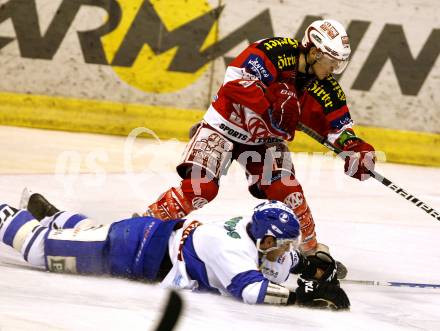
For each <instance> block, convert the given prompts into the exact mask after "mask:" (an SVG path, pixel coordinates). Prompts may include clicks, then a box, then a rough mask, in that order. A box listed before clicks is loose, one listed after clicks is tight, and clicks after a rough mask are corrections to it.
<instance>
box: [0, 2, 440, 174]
mask: <svg viewBox="0 0 440 331" xmlns="http://www.w3.org/2000/svg"><path fill="white" fill-rule="evenodd" d="M171 3H172V5H170V4H171ZM190 4H191V5H190V6H189V5H188V2H187V1H183V0H179V1H172V2H171V1H159V0H127V1H116V0H103V1H99V2H96V3H94V4H93V5H90V4H87V5H83V4H82V2H81V1H74V2H72V1H68V0H60V1H50V0H29V1H18V0H10V1H3V2H2V11H1V13H0V37H1V40H2V42H1V43H0V73H1V75H2V77H3V79H2V80H1V81H0V91H1V92H0V101H1V102H0V124H5V125H20V126H32V127H39V128H53V129H61V130H69V131H86V132H99V133H108V134H118V135H126V134H128V132H130V131H131V129H133V128H134V127H137V126H144V127H147V128H149V129H150V130H152V131H154V132H155V133H156V134H157V135H158V136H159V137H161V138H163V139H168V138H177V139H179V140H186V139H187V130H188V128H189V127H190V126H191V124H192V123H194V122H195V121H197V120H198V119H200V118H201V117H202V114H203V111H204V110H206V108H207V106H208V105H209V103H210V100H211V98H212V97H213V96H214V95H215V93H216V91H217V89H218V87H219V86H220V85H221V82H222V80H223V75H224V70H225V65H226V63H228V61H229V60H230V58H232V57H234V56H235V55H237V54H238V53H239V52H240V50H242V49H243V48H244V47H245V46H246V45H247V44H249V43H250V42H253V41H255V40H258V39H261V38H264V37H268V36H272V35H279V36H295V37H297V38H301V37H302V33H303V31H304V28H305V26H307V25H308V24H309V23H310V22H311V21H313V20H315V19H318V18H319V17H320V16H321V15H325V17H333V18H337V19H339V20H340V21H341V22H342V23H343V24H344V25H345V26H346V27H347V30H348V33H349V35H350V38H351V46H352V50H353V52H352V57H351V61H350V65H349V67H348V69H347V71H346V73H344V75H343V76H342V77H340V83H341V85H342V87H343V88H344V90H345V92H346V94H347V98H348V104H349V107H350V110H351V114H352V117H353V119H354V120H355V122H356V124H358V125H359V129H358V132H359V133H360V135H361V136H362V137H363V138H365V139H367V140H369V141H370V142H372V143H373V145H375V147H376V148H377V149H378V150H381V151H384V152H385V154H386V158H387V160H389V161H393V162H403V163H415V164H422V165H435V166H438V165H440V149H439V148H438V144H439V140H440V138H439V134H438V133H439V129H438V128H439V127H440V116H438V105H439V104H440V95H439V94H438V93H437V88H438V86H439V85H440V68H439V66H438V54H439V51H440V50H439V46H438V45H440V30H439V24H440V18H439V17H440V15H438V14H437V13H438V9H437V7H436V4H435V3H433V2H432V1H429V0H418V1H415V2H412V3H411V4H405V6H403V5H401V4H400V3H399V2H398V1H390V2H387V3H386V4H383V3H381V2H380V1H376V0H369V1H365V2H363V3H361V4H358V5H357V6H355V7H356V8H353V7H354V6H351V4H350V3H338V5H337V6H335V5H334V4H333V3H328V2H326V1H315V2H313V3H310V4H307V6H304V5H303V3H302V2H300V1H294V0H289V1H282V2H276V3H274V2H273V1H270V0H264V1H258V2H255V1H253V0H243V1H239V2H237V1H232V0H227V1H214V0H210V1H207V0H192V1H191V2H190ZM286 13H289V15H286ZM293 149H294V150H306V151H311V150H321V149H319V148H318V147H317V146H316V145H314V144H312V143H311V142H309V141H308V140H307V139H304V137H301V135H299V137H298V140H296V142H295V145H294V146H293ZM321 151H322V150H321Z"/></svg>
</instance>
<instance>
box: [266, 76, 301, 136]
mask: <svg viewBox="0 0 440 331" xmlns="http://www.w3.org/2000/svg"><path fill="white" fill-rule="evenodd" d="M266 98H267V100H268V101H269V103H270V104H271V106H270V108H269V110H268V115H269V121H270V123H269V124H270V125H271V126H272V127H273V128H275V129H276V130H279V131H282V132H284V133H287V134H288V135H290V136H293V135H294V133H295V128H296V125H297V124H298V120H299V115H300V114H301V108H300V104H299V102H298V97H297V95H296V91H295V87H294V86H293V85H290V84H287V83H278V82H277V83H273V84H271V85H270V86H269V87H268V88H267V89H266Z"/></svg>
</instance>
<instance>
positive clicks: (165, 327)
mask: <svg viewBox="0 0 440 331" xmlns="http://www.w3.org/2000/svg"><path fill="white" fill-rule="evenodd" d="M182 308H183V300H182V298H181V297H180V295H179V294H178V293H177V292H176V291H174V290H172V291H171V292H170V296H169V297H168V302H167V305H166V307H165V311H164V313H163V314H162V319H161V320H160V322H159V324H158V325H157V327H156V329H155V330H154V331H171V330H173V329H174V327H175V326H176V324H177V321H178V320H179V317H180V315H181V313H182Z"/></svg>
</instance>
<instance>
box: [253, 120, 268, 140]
mask: <svg viewBox="0 0 440 331" xmlns="http://www.w3.org/2000/svg"><path fill="white" fill-rule="evenodd" d="M247 127H248V132H249V133H250V134H251V135H252V137H253V138H257V139H258V138H266V137H268V136H269V135H270V132H269V129H268V128H267V125H266V123H264V121H263V120H262V119H261V118H259V117H251V118H250V119H249V120H248V122H247Z"/></svg>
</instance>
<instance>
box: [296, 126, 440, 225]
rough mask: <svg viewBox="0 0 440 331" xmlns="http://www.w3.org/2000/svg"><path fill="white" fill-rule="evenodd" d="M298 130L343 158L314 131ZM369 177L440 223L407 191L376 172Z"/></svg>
mask: <svg viewBox="0 0 440 331" xmlns="http://www.w3.org/2000/svg"><path fill="white" fill-rule="evenodd" d="M298 128H299V129H300V130H301V131H303V132H304V133H305V134H307V135H308V136H309V137H311V138H313V139H315V140H316V141H317V142H319V143H320V144H321V145H324V146H325V147H327V148H328V149H329V150H331V151H333V152H334V153H336V154H337V155H338V156H339V157H341V158H344V156H343V154H342V155H341V153H342V152H343V151H342V150H341V149H340V148H338V147H336V146H335V145H333V144H332V143H331V142H329V141H328V140H327V139H326V138H325V137H323V136H322V135H320V134H319V133H317V132H316V131H314V130H312V129H310V128H309V127H307V126H305V125H304V124H302V123H299V124H298ZM370 175H371V177H373V178H374V179H376V180H377V181H379V182H381V183H382V184H383V185H385V186H386V187H388V188H389V189H390V190H393V191H394V192H395V193H397V194H399V195H400V196H402V197H403V198H404V199H406V200H408V201H409V202H411V203H412V204H414V205H415V206H416V207H418V208H420V209H422V210H423V211H425V212H426V213H428V214H429V215H431V216H432V217H434V218H435V219H436V220H437V221H440V212H438V211H437V210H435V209H434V208H432V207H430V206H428V205H427V204H426V203H425V202H423V201H422V200H420V199H419V198H417V197H415V196H414V195H413V194H410V193H408V191H406V190H404V189H403V188H401V187H400V186H398V185H397V184H395V183H393V182H392V181H391V180H389V179H388V178H385V177H384V176H382V175H381V174H379V173H378V172H377V171H374V170H370Z"/></svg>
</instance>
